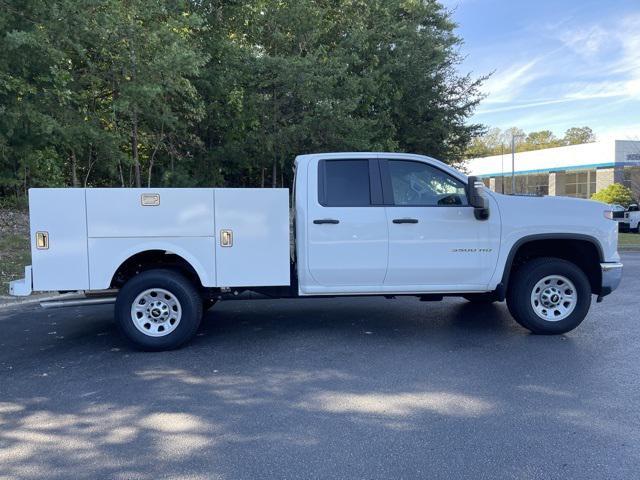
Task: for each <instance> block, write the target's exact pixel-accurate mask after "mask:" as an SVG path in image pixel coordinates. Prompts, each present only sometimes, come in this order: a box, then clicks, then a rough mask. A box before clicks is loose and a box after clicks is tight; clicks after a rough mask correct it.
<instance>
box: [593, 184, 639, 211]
mask: <svg viewBox="0 0 640 480" xmlns="http://www.w3.org/2000/svg"><path fill="white" fill-rule="evenodd" d="M591 199H592V200H598V201H599V202H603V203H608V204H617V205H622V206H623V207H625V208H626V207H628V206H629V205H630V204H632V203H634V202H635V201H634V199H633V192H632V191H631V189H630V188H629V187H625V186H624V185H622V184H620V183H612V184H611V185H609V186H607V187H605V188H603V189H602V190H600V191H599V192H597V193H594V194H593V195H591Z"/></svg>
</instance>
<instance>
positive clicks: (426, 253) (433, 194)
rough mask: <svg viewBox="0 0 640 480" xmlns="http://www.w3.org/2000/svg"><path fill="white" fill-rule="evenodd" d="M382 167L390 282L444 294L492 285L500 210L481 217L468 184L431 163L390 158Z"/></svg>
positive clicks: (381, 162) (404, 287) (401, 286)
mask: <svg viewBox="0 0 640 480" xmlns="http://www.w3.org/2000/svg"><path fill="white" fill-rule="evenodd" d="M380 167H381V168H380V169H381V172H382V181H383V186H384V193H385V203H387V204H388V206H387V207H386V209H387V217H388V226H389V267H388V270H387V275H386V278H385V282H384V284H385V285H386V286H397V287H399V290H402V289H404V290H412V289H415V290H420V291H440V292H446V291H464V290H482V289H484V288H486V286H487V284H488V283H489V280H490V278H491V276H492V274H493V271H494V269H495V265H496V261H497V256H498V247H499V234H500V231H499V218H498V217H497V215H496V213H495V212H493V214H492V215H491V216H490V218H489V220H485V221H480V220H477V219H476V218H475V217H474V214H473V208H472V207H471V206H469V205H468V202H467V196H466V192H465V185H464V183H462V182H461V181H460V180H458V179H456V178H454V177H452V176H451V175H449V174H448V173H447V172H445V171H443V170H440V169H439V168H437V167H435V166H432V165H430V164H428V163H425V162H419V161H412V160H391V159H390V160H380ZM417 286H421V287H419V288H418V287H417Z"/></svg>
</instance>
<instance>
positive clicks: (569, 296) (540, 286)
mask: <svg viewBox="0 0 640 480" xmlns="http://www.w3.org/2000/svg"><path fill="white" fill-rule="evenodd" d="M577 301H578V296H577V293H576V287H575V286H574V285H573V283H572V282H571V280H569V279H568V278H567V277H563V276H562V275H549V276H547V277H544V278H543V279H542V280H540V281H539V282H538V283H536V284H535V286H534V287H533V291H532V292H531V306H532V307H533V311H534V312H536V315H538V317H540V318H542V319H543V320H546V321H549V322H558V321H560V320H564V319H565V318H567V317H568V316H569V315H571V313H572V312H573V311H574V310H575V308H576V304H577Z"/></svg>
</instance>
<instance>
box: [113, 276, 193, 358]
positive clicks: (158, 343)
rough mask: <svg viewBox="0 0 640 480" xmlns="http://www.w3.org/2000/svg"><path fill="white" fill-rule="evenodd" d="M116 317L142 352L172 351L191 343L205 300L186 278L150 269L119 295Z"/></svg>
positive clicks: (126, 335)
mask: <svg viewBox="0 0 640 480" xmlns="http://www.w3.org/2000/svg"><path fill="white" fill-rule="evenodd" d="M115 317H116V321H117V322H118V326H119V327H120V330H121V331H122V333H123V334H124V335H125V337H127V339H128V340H129V341H131V342H132V343H133V344H134V345H135V346H136V347H138V348H140V349H142V350H170V349H173V348H177V347H179V346H181V345H183V344H184V343H185V342H187V341H189V340H190V339H191V338H192V337H193V336H194V335H195V333H196V331H197V330H198V326H199V325H200V319H201V318H202V299H201V297H200V295H199V294H198V291H197V290H196V288H195V286H194V285H193V283H192V282H191V281H189V280H188V279H187V278H186V277H184V276H183V275H181V274H180V273H178V272H175V271H172V270H163V269H158V270H148V271H146V272H142V273H140V274H138V275H136V276H135V277H133V278H132V279H130V280H129V281H128V282H127V283H125V285H124V286H123V287H122V289H121V290H120V292H119V293H118V297H117V299H116V305H115Z"/></svg>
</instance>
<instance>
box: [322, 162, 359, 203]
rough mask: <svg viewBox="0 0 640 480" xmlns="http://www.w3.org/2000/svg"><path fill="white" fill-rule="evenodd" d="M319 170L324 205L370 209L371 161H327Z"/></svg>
mask: <svg viewBox="0 0 640 480" xmlns="http://www.w3.org/2000/svg"><path fill="white" fill-rule="evenodd" d="M319 168H320V183H319V187H320V188H319V190H320V195H319V196H320V198H319V201H320V203H321V204H322V205H325V206H327V207H363V206H367V207H368V206H369V205H370V204H371V192H370V188H369V160H325V161H323V162H320V165H319ZM323 184H324V185H323Z"/></svg>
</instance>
